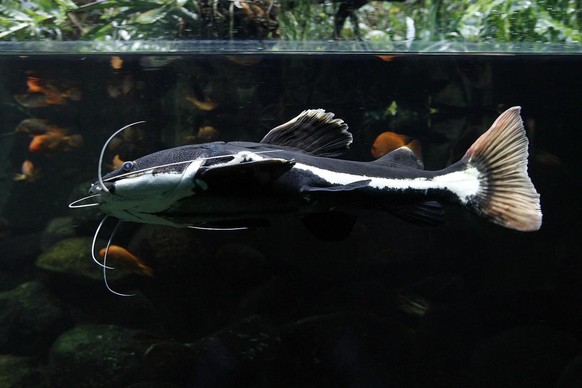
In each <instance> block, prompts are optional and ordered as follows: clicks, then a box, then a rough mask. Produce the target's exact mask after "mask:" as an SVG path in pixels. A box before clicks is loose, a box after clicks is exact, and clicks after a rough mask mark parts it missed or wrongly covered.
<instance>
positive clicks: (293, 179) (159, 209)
mask: <svg viewBox="0 0 582 388" xmlns="http://www.w3.org/2000/svg"><path fill="white" fill-rule="evenodd" d="M351 141H352V136H351V134H350V133H349V132H348V131H347V125H346V124H345V123H344V122H343V121H342V120H340V119H334V118H333V114H330V113H326V112H324V111H323V110H308V111H304V112H303V113H301V114H300V115H299V116H297V117H296V118H294V119H293V120H291V121H289V122H288V123H285V124H283V125H281V126H279V127H277V128H274V129H273V130H271V131H270V132H269V133H268V134H267V135H266V136H265V138H263V140H262V141H261V142H260V143H248V142H231V143H223V142H216V143H207V144H200V145H189V146H183V147H177V148H173V149H169V150H164V151H160V152H156V153H153V154H150V155H147V156H144V157H142V158H140V159H137V160H135V161H134V162H126V163H125V164H124V166H123V167H122V168H120V169H118V170H116V171H113V172H112V173H109V174H107V175H106V176H104V177H103V185H102V184H101V182H96V183H94V184H93V186H92V188H91V193H93V194H95V201H96V202H97V203H99V206H100V207H101V208H102V209H103V210H104V211H105V212H106V213H108V214H110V215H112V216H115V217H117V218H120V219H122V220H128V221H135V222H143V223H153V224H166V225H173V226H179V227H180V226H181V227H210V228H228V227H245V226H252V225H255V224H261V223H262V222H264V221H265V220H268V219H269V218H271V217H276V216H280V215H298V216H300V217H310V216H312V215H321V214H339V213H349V212H350V210H352V209H353V208H359V207H366V208H373V209H382V210H388V211H391V212H392V213H394V214H396V215H398V216H400V217H402V218H405V219H408V220H411V221H414V222H418V223H423V224H436V223H438V222H439V221H440V220H441V218H442V209H441V208H440V206H439V205H438V203H436V202H435V200H443V199H444V200H448V201H453V202H458V203H460V204H462V205H465V206H467V207H468V208H470V209H471V210H473V211H475V212H476V213H478V214H480V215H482V216H485V217H486V218H488V219H490V220H491V221H493V222H495V223H498V224H501V225H503V226H505V227H508V228H512V229H517V230H524V231H525V230H537V229H539V227H540V226H541V217H542V215H541V210H540V206H539V195H538V194H537V192H536V191H535V188H534V187H533V185H532V183H531V181H530V179H529V177H528V175H527V138H526V137H525V132H524V129H523V125H522V122H521V118H520V117H519V108H517V107H516V108H511V109H510V110H508V111H506V112H505V113H504V114H502V115H501V116H500V117H499V118H498V119H497V121H496V122H495V123H494V124H493V126H492V127H491V129H490V130H489V131H487V132H486V133H485V134H483V135H482V136H481V137H480V138H479V139H478V140H477V141H476V142H475V143H474V145H473V146H472V147H471V148H470V149H469V151H467V154H466V155H465V156H464V157H463V159H462V160H461V161H459V162H457V163H455V164H454V165H452V166H449V167H448V168H446V169H444V170H440V171H425V170H423V169H422V163H421V162H420V161H419V160H418V159H417V158H416V157H415V156H414V154H413V153H412V151H410V150H409V149H408V148H406V147H401V148H399V149H396V150H394V151H392V152H390V153H388V154H387V155H385V156H384V157H382V158H380V159H378V160H376V161H373V162H358V161H349V160H340V159H335V158H333V156H337V155H339V154H341V153H342V152H343V151H345V150H346V149H347V147H348V146H349V144H350V143H351Z"/></svg>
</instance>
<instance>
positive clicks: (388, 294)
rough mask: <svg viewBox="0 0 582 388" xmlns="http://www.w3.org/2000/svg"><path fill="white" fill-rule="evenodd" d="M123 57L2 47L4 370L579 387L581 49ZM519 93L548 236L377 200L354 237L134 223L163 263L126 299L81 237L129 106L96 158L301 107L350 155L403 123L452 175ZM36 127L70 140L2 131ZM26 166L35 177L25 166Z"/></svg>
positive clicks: (40, 374)
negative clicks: (348, 136)
mask: <svg viewBox="0 0 582 388" xmlns="http://www.w3.org/2000/svg"><path fill="white" fill-rule="evenodd" d="M121 59H122V63H118V62H115V63H114V62H113V61H112V58H111V56H97V55H95V56H37V57H34V56H32V57H8V56H5V57H0V80H1V82H0V103H1V104H0V117H1V118H2V120H1V121H0V122H1V130H0V132H1V133H6V134H7V135H5V136H3V137H2V138H0V174H1V175H0V179H1V186H0V217H1V223H2V224H1V226H0V228H1V230H0V278H1V279H2V281H1V282H0V290H1V293H0V306H1V308H0V385H1V386H3V387H22V386H47V387H68V386H78V387H81V386H82V387H101V386H107V387H129V386H131V387H181V386H187V387H321V386H330V387H331V386H333V387H388V386H390V387H472V386H478V387H505V386H507V387H549V386H559V387H574V386H579V385H580V384H582V361H581V360H582V359H581V358H580V356H581V354H582V353H581V352H582V348H581V346H580V345H581V343H580V340H581V339H582V262H581V259H582V257H581V255H580V248H579V246H580V245H579V244H580V243H579V239H580V236H582V223H581V222H580V220H579V217H580V215H581V211H580V189H581V188H582V187H581V186H582V185H581V175H580V172H579V171H580V167H581V163H580V157H579V148H580V139H581V137H582V136H581V135H580V122H581V121H582V120H581V119H582V109H581V108H580V107H581V104H582V98H581V97H580V96H581V95H582V94H581V92H580V91H581V90H582V76H581V75H580V64H581V60H580V59H579V57H567V56H554V57H548V56H544V57H542V56H537V57H536V56H400V57H395V58H379V57H377V56H374V55H367V56H363V55H318V56H302V55H293V56H291V55H289V56H287V55H271V56H268V55H264V56H250V57H249V56H246V57H243V56H212V55H204V56H195V55H192V56H176V57H155V58H153V57H146V56H122V57H121ZM114 64H115V67H117V68H114V66H113V65H114ZM514 105H520V106H522V116H523V118H524V122H525V124H526V129H527V131H528V137H529V139H530V163H529V171H530V176H531V178H532V181H533V182H534V184H535V186H536V188H537V190H538V191H539V193H540V194H541V204H542V211H543V213H544V220H543V226H542V229H541V230H540V231H538V232H534V233H519V232H515V231H512V230H508V229H504V228H501V227H498V226H495V225H492V224H489V223H488V222H487V221H484V220H482V219H480V218H479V217H477V216H475V215H473V214H471V213H469V212H468V211H466V210H464V209H462V208H459V207H455V206H448V205H446V211H447V217H446V222H445V223H444V225H442V226H439V227H434V228H429V227H421V226H417V225H412V224H409V223H406V222H404V221H401V220H399V219H397V218H395V217H392V216H391V215H389V214H387V213H383V212H367V213H364V214H361V217H359V219H358V222H357V224H356V225H355V228H354V231H353V232H352V234H351V236H350V237H349V238H347V239H345V240H343V241H338V242H324V241H320V240H318V239H317V238H315V237H313V236H312V235H311V234H310V233H309V232H307V231H306V230H305V229H304V228H303V226H302V225H301V224H300V223H299V222H298V221H297V220H295V219H285V220H280V221H277V222H275V223H274V224H273V225H272V226H271V227H269V228H259V229H251V230H247V231H238V232H207V231H192V230H183V229H172V228H168V227H160V226H150V225H145V226H143V225H135V224H130V223H127V224H123V225H122V226H121V228H120V230H119V231H118V233H117V234H116V236H115V239H114V244H117V245H120V246H124V247H127V248H128V249H129V250H130V251H131V252H133V253H134V254H135V255H136V256H137V257H139V258H140V259H141V261H143V262H144V263H145V265H147V266H149V267H151V269H152V271H153V277H149V276H139V274H137V273H136V272H139V271H138V270H137V269H136V268H135V267H134V268H133V269H134V270H133V271H132V272H123V273H122V272H121V271H119V270H117V271H112V272H110V273H109V275H108V278H109V281H110V283H111V286H112V288H113V289H115V290H116V291H119V292H124V293H132V294H135V296H133V297H120V296H116V295H113V294H111V293H110V292H108V291H107V290H106V288H105V285H104V283H103V280H102V274H101V269H100V267H98V266H97V265H96V264H94V263H93V262H92V259H91V257H90V253H89V252H90V246H89V243H90V239H91V238H92V236H93V233H94V232H95V229H96V227H97V224H98V223H99V221H100V219H101V215H100V214H99V212H98V211H96V210H95V209H79V210H70V209H68V208H67V205H68V203H69V202H71V201H72V200H74V199H77V198H80V197H82V196H84V195H86V190H87V188H88V182H90V181H93V180H94V179H95V177H96V174H97V161H98V156H99V152H100V150H101V146H102V144H103V143H104V141H105V140H106V139H107V137H108V136H109V135H110V134H111V133H113V131H114V130H116V129H118V128H120V127H122V126H124V125H126V124H128V123H131V122H135V121H140V120H145V121H146V124H143V125H141V126H137V127H135V129H134V130H132V131H129V132H126V133H124V134H123V135H121V136H120V137H119V139H118V140H116V141H115V143H114V144H113V145H112V147H110V149H108V150H107V152H106V153H105V160H104V171H106V170H108V168H110V166H111V164H112V163H113V157H114V156H115V155H118V156H119V158H120V159H122V160H131V159H134V158H137V157H139V156H142V155H145V154H147V153H150V152H152V151H155V150H159V149H163V148H168V147H171V146H175V145H179V144H186V143H191V142H204V141H207V140H235V139H236V140H249V141H257V140H259V139H260V138H261V137H262V136H264V134H265V133H266V132H267V131H268V130H269V129H270V128H272V127H274V126H276V125H278V124H280V123H283V122H285V121H287V120H289V119H290V118H292V117H294V116H295V115H297V114H298V113H299V112H301V111H302V110H304V109H307V108H325V109H326V110H328V111H331V112H334V113H335V114H336V115H337V116H338V117H341V118H342V119H343V120H345V121H346V122H347V123H348V125H349V126H350V130H351V132H352V133H353V134H354V143H353V145H352V147H351V150H350V151H349V152H348V153H347V154H346V155H345V156H344V157H345V158H348V159H354V160H373V158H372V156H371V154H370V149H371V146H372V143H373V142H374V139H375V138H376V136H377V135H378V134H380V133H382V132H384V131H396V132H398V133H401V134H405V135H408V136H410V137H413V138H415V139H417V140H418V141H419V142H420V143H421V145H422V153H423V158H424V163H425V167H426V168H427V169H440V168H443V167H445V166H447V165H448V164H450V163H452V162H454V161H456V160H458V159H459V158H460V157H461V156H462V155H463V154H464V152H465V150H466V149H467V148H468V147H469V146H470V144H471V143H472V142H473V141H474V140H475V139H476V138H477V137H478V136H479V134H481V133H483V132H484V131H485V130H486V129H487V128H488V127H489V125H490V124H491V123H492V122H493V120H494V119H495V118H496V117H497V115H498V114H499V113H500V112H501V111H503V110H504V109H505V108H508V107H510V106H514ZM390 107H391V108H392V109H389V108H390ZM25 119H35V120H34V121H32V123H34V124H35V125H37V126H40V127H42V128H44V129H45V130H46V127H47V126H48V127H49V129H50V130H51V131H52V132H51V133H55V132H56V133H60V135H61V138H59V142H56V143H54V144H56V145H54V144H53V145H52V146H49V145H48V144H49V142H48V140H47V141H45V142H41V143H42V144H44V145H43V146H39V145H38V144H37V145H36V146H32V145H31V143H32V142H33V136H32V135H30V134H27V133H25V132H23V130H22V129H21V130H19V131H18V132H17V133H13V134H10V133H12V132H15V130H16V128H18V127H21V128H22V127H25V129H26V128H28V130H29V131H30V125H31V124H30V123H31V121H27V122H25V123H24V124H23V123H22V121H23V120H25ZM42 120H44V121H42ZM56 128H60V129H62V131H61V132H59V129H56ZM62 136H66V140H65V141H64V142H63V139H62ZM81 137H82V140H83V141H82V144H81V142H80V138H81ZM36 141H37V142H39V141H40V140H39V139H37V140H36ZM51 144H52V143H51ZM25 160H29V161H30V162H31V163H32V165H34V168H35V171H37V172H38V173H36V172H33V173H32V177H31V176H29V177H27V179H24V180H14V176H13V175H14V174H15V173H20V172H21V165H22V164H23V162H24V161H25ZM29 175H31V174H29ZM113 225H114V222H111V223H107V224H106V225H105V227H104V229H103V230H102V232H101V236H100V237H101V238H102V239H106V238H107V237H108V236H109V234H110V233H111V231H112V228H113ZM103 244H104V242H100V244H99V247H102V246H103Z"/></svg>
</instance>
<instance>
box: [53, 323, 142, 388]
mask: <svg viewBox="0 0 582 388" xmlns="http://www.w3.org/2000/svg"><path fill="white" fill-rule="evenodd" d="M136 334H137V331H135V330H130V329H125V328H122V327H119V326H113V325H82V326H77V327H75V328H74V329H72V330H69V331H67V332H65V333H63V334H62V335H61V336H60V337H59V338H58V339H57V341H56V342H55V343H54V344H53V346H52V348H51V350H50V354H49V367H48V368H49V369H48V373H49V379H50V386H54V387H87V388H89V387H106V386H107V387H117V386H124V385H125V384H128V383H130V382H132V381H136V380H139V379H138V378H137V375H138V367H139V359H140V355H141V354H142V353H143V349H142V348H141V346H140V345H139V343H137V342H136V341H134V340H133V339H134V337H135V335H136Z"/></svg>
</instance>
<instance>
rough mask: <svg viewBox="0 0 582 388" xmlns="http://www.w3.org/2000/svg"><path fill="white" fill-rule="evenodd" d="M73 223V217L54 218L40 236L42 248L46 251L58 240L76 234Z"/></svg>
mask: <svg viewBox="0 0 582 388" xmlns="http://www.w3.org/2000/svg"><path fill="white" fill-rule="evenodd" d="M73 225H74V223H73V217H59V218H55V219H53V220H52V221H51V222H49V224H48V225H47V227H46V228H45V229H44V230H43V232H42V234H41V236H40V249H42V251H43V252H44V251H46V250H47V249H49V248H50V246H51V245H53V244H54V243H56V242H57V241H59V240H63V239H66V238H70V237H73V236H75V227H74V226H73Z"/></svg>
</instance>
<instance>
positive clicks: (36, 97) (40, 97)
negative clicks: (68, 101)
mask: <svg viewBox="0 0 582 388" xmlns="http://www.w3.org/2000/svg"><path fill="white" fill-rule="evenodd" d="M14 99H15V100H16V102H18V103H19V104H20V105H22V106H23V107H25V108H43V107H45V106H49V103H48V102H47V96H46V95H44V94H43V93H24V94H16V95H15V96H14Z"/></svg>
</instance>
